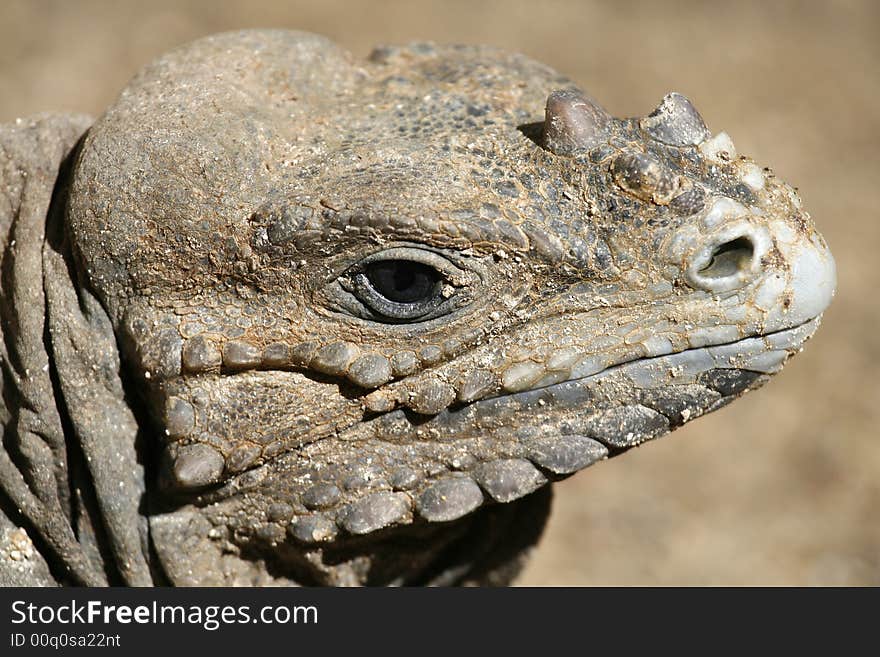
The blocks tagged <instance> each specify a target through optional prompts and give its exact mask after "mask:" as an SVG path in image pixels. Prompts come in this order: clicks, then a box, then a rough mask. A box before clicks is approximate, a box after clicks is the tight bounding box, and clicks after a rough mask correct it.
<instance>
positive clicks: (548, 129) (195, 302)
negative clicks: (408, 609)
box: [66, 32, 835, 584]
mask: <svg viewBox="0 0 880 657" xmlns="http://www.w3.org/2000/svg"><path fill="white" fill-rule="evenodd" d="M66 220H67V228H68V231H69V233H70V235H71V240H72V243H73V249H74V253H75V259H76V262H77V265H78V267H79V268H80V271H81V272H82V275H83V277H84V279H86V280H87V284H88V285H89V287H90V289H92V290H94V292H95V294H96V295H97V297H98V298H99V299H100V301H101V303H102V305H103V307H104V308H105V309H106V311H107V313H108V316H109V319H110V321H111V322H112V324H113V328H114V331H115V333H116V336H117V338H118V340H119V344H120V347H121V353H122V357H123V360H124V363H125V367H126V369H127V372H128V375H129V378H130V385H131V386H132V387H133V388H134V389H136V390H137V391H138V394H139V395H140V396H141V398H142V399H143V400H144V408H145V416H146V417H148V418H149V419H148V420H147V419H145V420H144V422H145V424H148V425H149V426H150V431H151V433H152V434H153V435H154V437H155V442H156V453H157V454H158V455H159V456H158V457H157V467H156V474H155V480H154V481H155V484H154V485H148V491H149V492H148V497H149V500H150V504H149V509H150V512H149V529H150V541H151V545H152V549H153V550H154V551H155V555H156V557H157V559H158V563H159V564H161V568H162V570H163V572H164V573H165V575H166V576H167V578H168V579H169V581H170V582H172V583H175V584H229V583H251V584H256V583H272V584H292V583H300V584H319V583H323V584H423V583H441V584H443V583H505V582H507V581H509V579H510V577H512V575H513V574H514V573H515V571H516V570H517V568H518V565H519V564H521V562H522V559H523V556H524V555H525V554H526V552H527V551H528V549H529V547H530V546H531V545H533V544H534V543H535V542H536V541H537V539H538V537H539V535H540V532H541V528H542V527H543V523H544V521H545V519H546V516H547V513H548V512H549V499H550V497H549V486H548V484H550V483H551V482H553V481H555V480H558V479H560V478H563V477H567V476H569V475H571V474H573V473H575V472H577V471H580V470H582V469H584V468H586V467H588V466H590V465H592V464H593V463H596V462H598V461H600V460H603V459H605V458H608V457H611V456H615V455H617V454H619V453H622V452H624V451H626V450H628V449H630V448H632V447H634V446H636V445H639V444H641V443H643V442H645V441H648V440H651V439H653V438H657V437H659V436H662V435H664V434H666V433H668V432H669V431H670V430H672V429H675V428H677V427H678V426H681V425H682V424H684V423H685V422H688V421H691V420H693V419H695V418H697V417H699V416H701V415H703V414H705V413H708V412H711V411H713V410H716V409H718V408H720V407H721V406H724V405H725V404H727V403H729V402H730V401H732V400H733V399H735V398H736V397H738V396H739V395H741V394H743V393H744V392H746V391H748V390H752V389H755V388H757V387H759V386H761V385H763V384H764V383H765V382H766V381H767V380H768V379H769V377H770V376H772V375H773V374H774V373H776V372H777V371H779V370H780V369H781V367H782V366H783V364H784V363H785V362H786V361H787V360H788V358H789V357H790V356H791V355H792V354H794V353H796V352H798V351H799V350H800V349H801V346H802V344H803V343H804V341H805V340H806V339H807V338H809V337H810V336H811V335H812V333H813V332H814V331H815V329H816V327H817V326H818V322H819V317H820V315H821V313H822V311H823V310H824V309H825V307H826V306H827V304H828V303H829V301H830V298H831V295H832V292H833V289H834V284H835V281H834V262H833V259H832V258H831V255H830V252H829V251H828V248H827V246H826V245H825V242H824V241H823V239H822V237H821V236H820V235H819V234H818V233H817V232H816V231H815V229H814V228H813V226H812V223H811V222H810V220H809V217H808V215H807V214H806V212H804V211H803V210H802V208H801V206H800V200H799V199H798V197H797V194H796V193H795V192H794V190H793V189H792V188H791V187H790V186H788V185H787V184H785V183H784V182H782V181H780V180H779V179H777V178H776V177H775V176H773V174H772V173H771V172H770V171H769V170H767V169H761V168H760V167H758V166H757V165H756V164H755V163H754V162H752V161H751V160H749V159H748V158H743V157H740V156H738V155H737V154H736V151H735V148H734V146H733V144H732V143H731V141H730V139H729V138H728V137H727V135H726V134H724V133H719V134H717V135H715V136H712V133H711V132H710V131H709V130H708V129H707V128H706V126H705V124H704V123H703V121H702V119H701V118H700V117H699V115H698V114H697V113H696V110H695V109H694V108H693V107H692V106H691V105H690V103H689V102H688V101H687V99H684V98H683V97H682V96H679V95H677V94H670V95H669V96H667V97H666V98H665V99H664V101H663V103H662V104H661V105H660V106H659V107H658V108H657V109H656V110H655V111H654V112H653V113H651V114H649V115H648V116H646V117H642V118H637V119H617V118H614V117H611V116H610V115H608V113H607V112H605V110H604V109H602V108H601V107H600V106H598V105H597V104H596V103H595V101H593V100H592V99H590V98H589V97H587V96H586V95H585V94H583V93H582V92H580V91H578V90H576V89H575V88H574V86H573V85H572V84H571V83H570V82H569V81H568V80H566V79H564V78H562V77H561V76H559V75H558V74H557V73H555V72H554V71H552V70H550V69H549V68H547V67H545V66H543V65H541V64H538V63H537V62H533V61H531V60H529V59H527V58H524V57H521V56H518V55H510V54H506V53H502V52H499V51H495V50H492V49H487V48H464V47H450V48H439V47H434V46H428V45H415V46H411V47H407V48H385V49H381V50H378V51H376V52H375V53H374V54H373V55H372V56H371V58H370V60H369V61H367V62H353V61H352V60H351V58H350V56H349V55H348V54H347V53H344V52H342V51H340V50H339V49H338V48H336V47H335V46H334V45H333V44H331V43H329V42H327V41H326V40H324V39H321V38H319V37H314V36H311V35H304V34H300V33H289V32H244V33H235V34H227V35H219V36H216V37H211V38H208V39H205V40H202V41H199V42H197V43H195V44H193V45H191V46H188V47H186V48H183V49H181V50H178V51H175V52H174V53H171V54H169V55H167V56H166V57H164V58H162V59H161V60H159V61H158V62H156V63H155V64H153V65H152V66H151V67H150V68H148V69H147V70H145V71H144V72H143V73H141V74H140V75H139V76H138V77H137V78H136V79H135V80H134V81H133V82H132V83H131V85H130V86H129V87H128V88H127V89H126V91H125V92H124V93H123V94H122V96H120V98H119V100H118V101H117V103H116V104H115V105H114V106H113V107H111V109H110V110H108V112H107V113H106V114H105V115H104V116H103V117H102V118H101V119H100V120H99V121H98V122H97V123H96V125H95V126H94V127H93V129H92V130H91V131H90V132H89V134H88V136H87V137H86V139H85V141H84V143H83V146H82V150H81V152H80V153H79V155H78V158H77V161H76V164H75V172H74V175H73V179H72V187H71V194H70V199H69V204H68V208H67V216H66ZM400 263H405V264H404V265H401V264H400ZM401 267H403V268H402V269H401ZM395 268H398V269H395ZM383 271H384V272H389V271H390V272H392V274H390V276H392V279H388V280H393V285H396V286H398V287H399V288H400V289H402V290H403V292H401V298H404V299H405V301H393V300H391V296H393V295H394V294H396V293H397V292H395V290H394V289H392V290H391V291H390V292H388V289H390V287H393V286H391V284H390V283H388V280H385V281H384V282H383V280H382V279H381V278H377V277H379V276H381V275H382V274H381V272H383ZM401 271H402V272H404V273H403V274H401V273H400V272H401ZM377 272H379V273H377ZM394 272H397V273H394ZM413 272H415V273H413ZM404 274H405V275H404ZM418 276H422V277H423V279H424V280H427V281H428V283H426V284H425V285H424V286H422V287H423V288H424V289H422V288H419V287H418V285H416V284H415V283H413V280H418ZM383 285H384V286H385V287H383ZM389 286H390V287H389ZM407 286H409V287H407ZM383 290H385V292H387V294H385V292H383ZM413 290H415V291H413ZM398 291H399V290H398ZM389 295H390V296H389ZM407 295H410V296H407ZM410 297H412V298H410ZM413 299H414V300H413ZM679 448H682V446H679Z"/></svg>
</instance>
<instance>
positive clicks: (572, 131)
mask: <svg viewBox="0 0 880 657" xmlns="http://www.w3.org/2000/svg"><path fill="white" fill-rule="evenodd" d="M610 121H611V115H610V114H608V112H606V111H605V109H603V108H602V107H601V106H600V105H599V104H598V103H597V102H596V101H595V100H593V99H592V98H590V97H589V96H587V95H586V94H585V93H584V92H582V91H580V90H579V89H559V90H557V91H554V92H553V93H551V94H550V96H549V97H548V98H547V108H546V112H545V118H544V132H543V134H542V137H541V144H542V145H543V147H544V148H546V149H547V150H548V151H550V152H551V153H556V154H557V155H573V154H574V153H577V152H579V151H588V150H590V149H591V148H593V147H595V146H598V145H599V144H601V143H602V142H604V141H605V140H606V139H607V137H608V132H609V123H610Z"/></svg>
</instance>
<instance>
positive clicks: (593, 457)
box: [151, 318, 819, 561]
mask: <svg viewBox="0 0 880 657" xmlns="http://www.w3.org/2000/svg"><path fill="white" fill-rule="evenodd" d="M818 324H819V318H815V319H813V320H810V321H807V322H806V323H804V324H801V325H800V326H797V327H794V328H789V329H785V330H781V331H778V332H775V333H771V334H769V335H765V336H757V337H750V338H747V339H743V340H739V341H736V342H732V343H727V344H720V345H714V346H706V347H700V348H693V349H687V350H684V351H679V352H676V353H670V354H664V355H659V356H654V357H650V358H641V359H637V360H632V361H629V362H624V363H619V364H617V365H615V366H613V367H610V368H607V369H605V370H603V371H602V372H599V373H596V374H592V375H589V376H585V377H581V378H577V379H571V380H567V381H562V382H559V383H555V384H552V385H546V386H543V387H538V388H533V389H530V390H524V391H521V392H516V393H512V394H506V395H498V396H495V397H492V398H488V399H482V400H479V401H476V402H473V403H471V404H468V405H464V406H459V407H454V408H450V409H447V410H444V411H442V412H440V413H438V414H436V415H434V416H431V417H425V416H419V415H417V414H415V413H412V412H410V411H408V410H404V409H398V410H395V411H391V412H388V413H384V414H381V415H378V416H376V417H372V418H371V419H365V420H364V421H361V422H357V423H355V424H353V425H352V426H351V427H350V428H349V429H347V430H344V431H341V432H339V433H337V434H334V435H331V436H328V437H325V438H322V439H321V440H317V441H315V442H310V443H307V444H304V445H302V446H301V447H300V448H298V449H297V450H294V451H292V452H289V453H287V454H284V455H281V456H279V457H277V458H275V459H274V460H272V461H271V462H269V463H266V464H264V465H262V466H259V467H257V468H254V469H251V470H248V471H246V472H244V473H243V474H240V475H238V476H236V477H234V478H233V479H231V480H230V481H229V482H227V483H226V484H224V485H223V486H222V487H219V488H215V489H212V490H209V491H206V492H203V493H202V494H200V495H198V496H196V497H195V498H194V499H191V500H190V503H189V504H186V505H184V506H182V507H178V508H177V509H175V510H174V511H171V512H169V513H167V514H160V515H157V516H154V518H153V519H152V520H151V523H153V524H155V526H156V529H157V531H158V532H159V534H161V533H162V531H161V527H162V525H163V523H165V525H166V526H167V523H169V522H172V520H171V518H175V517H178V518H179V517H181V516H180V514H183V515H184V516H187V514H189V516H192V515H193V514H195V515H198V517H199V520H198V522H199V523H201V524H202V525H204V527H203V529H204V532H205V533H209V534H210V535H211V536H212V537H213V538H212V541H213V544H216V545H218V546H221V548H222V549H221V551H223V550H225V551H227V552H228V551H232V552H240V553H242V554H245V555H246V554H274V555H276V556H279V558H281V556H280V555H284V554H290V555H299V554H300V552H301V551H302V550H303V549H306V550H319V551H321V550H323V551H327V550H331V551H333V550H338V549H340V546H345V545H350V544H355V545H357V544H362V543H363V541H366V540H370V541H372V540H373V539H375V540H377V541H382V540H386V539H387V538H388V537H393V536H395V535H396V534H395V532H396V531H398V530H399V531H401V532H404V535H409V534H410V533H411V531H412V530H411V527H420V526H440V527H445V526H448V527H453V526H454V525H453V523H454V522H457V521H459V520H460V519H462V518H466V517H471V516H473V515H475V514H476V513H477V512H478V510H479V509H481V508H482V507H490V508H491V507H495V506H497V505H499V504H502V505H504V504H507V503H510V502H514V501H516V500H518V499H520V498H524V497H526V496H529V494H530V493H533V492H534V491H536V490H538V489H539V488H541V487H543V486H544V485H545V484H546V483H548V482H550V481H554V480H558V479H561V478H564V477H567V476H569V475H571V474H572V473H574V472H576V471H578V470H581V469H584V468H586V467H588V466H589V465H592V464H593V463H596V462H597V461H600V460H603V459H605V458H608V457H612V456H615V455H617V454H620V453H622V452H623V451H626V450H627V449H629V448H631V447H634V446H636V445H639V444H641V443H643V442H645V441H648V440H652V439H654V438H657V437H659V436H662V435H664V434H666V433H668V432H669V431H671V430H673V429H675V428H677V427H679V426H681V425H682V424H684V423H686V422H688V421H690V420H692V419H694V418H696V417H699V416H701V415H703V414H705V413H708V412H711V411H713V410H716V409H718V408H720V407H722V406H724V405H726V404H727V403H729V402H730V401H732V400H733V399H735V398H736V397H738V396H740V395H741V394H743V393H744V392H746V391H748V390H752V389H755V388H757V387H759V386H761V385H763V384H764V383H765V382H766V381H767V380H768V379H769V377H770V376H771V375H772V374H774V373H776V372H777V371H779V369H781V368H782V366H783V364H784V363H785V361H786V360H787V359H788V358H789V357H790V356H791V355H793V354H794V353H797V352H798V351H799V350H800V348H801V345H802V344H803V342H804V341H805V340H807V339H808V338H809V337H810V336H811V335H812V334H813V332H814V331H815V330H816V328H817V327H818ZM359 542H360V543H359ZM297 559H299V557H297ZM281 560H282V561H285V559H283V558H281Z"/></svg>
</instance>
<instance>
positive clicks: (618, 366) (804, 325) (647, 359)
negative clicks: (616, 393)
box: [478, 314, 822, 402]
mask: <svg viewBox="0 0 880 657" xmlns="http://www.w3.org/2000/svg"><path fill="white" fill-rule="evenodd" d="M821 318H822V315H821V314H820V315H817V316H815V317H812V318H810V319H808V320H806V321H804V322H801V323H800V324H796V325H794V326H789V327H787V328H784V329H779V330H777V331H771V332H769V333H760V334H755V335H750V336H747V337H744V338H740V339H738V340H732V341H729V342H719V343H717V344H712V345H705V346H702V347H690V348H688V349H682V350H680V351H671V352H669V353H668V354H658V355H655V356H643V357H640V358H632V359H629V360H625V361H621V362H619V363H615V364H614V365H609V366H608V367H606V368H605V369H603V370H600V371H599V372H594V373H592V374H587V375H585V376H580V377H574V378H570V379H564V380H562V381H557V382H555V383H549V384H547V385H543V386H536V387H533V388H528V389H526V390H520V391H516V392H509V393H501V394H496V395H491V396H488V397H484V398H483V399H481V400H478V402H479V401H483V400H490V399H501V398H504V397H514V396H517V395H524V394H530V393H535V392H539V391H542V390H551V389H553V388H555V387H557V386H562V385H566V384H573V383H578V382H583V381H588V380H590V379H598V378H602V377H605V376H608V375H610V374H612V373H614V372H616V371H619V370H623V369H626V368H627V367H633V366H635V365H637V364H641V363H644V364H648V363H653V362H658V361H661V360H662V359H670V358H676V357H677V358H685V357H686V355H687V354H696V353H698V352H706V353H711V352H710V350H714V351H723V350H725V348H729V347H733V346H737V345H740V346H743V345H745V343H749V342H753V343H754V347H755V348H753V349H752V350H748V349H745V350H743V351H744V352H745V354H746V355H760V354H762V353H773V352H782V351H788V352H790V351H792V350H794V349H797V348H799V347H800V346H801V345H802V344H803V343H804V342H805V341H806V340H807V339H809V338H810V337H811V336H812V335H813V333H814V332H815V330H816V328H818V325H819V321H820V320H821ZM805 329H808V330H806V333H805V335H803V336H797V337H796V338H795V339H794V340H792V341H791V342H790V343H789V344H785V343H780V344H772V342H773V340H774V338H776V339H777V342H778V339H779V338H780V337H782V336H785V335H786V334H791V335H796V334H797V333H798V332H799V331H804V330H805ZM767 340H770V341H771V344H767V343H766V341H767ZM762 342H763V343H764V345H763V347H764V348H763V349H761V348H760V347H761V343H762ZM748 346H752V345H748ZM725 355H727V356H728V357H730V358H733V357H735V356H737V355H738V354H733V353H732V354H725ZM780 367H781V363H779V365H778V366H775V367H772V368H771V369H772V372H775V371H777V370H778V369H779V368H780ZM722 369H750V368H748V367H739V368H737V367H735V366H732V365H727V367H725V368H722ZM755 371H759V372H763V373H767V374H770V373H772V372H771V371H764V370H763V369H756V370H755Z"/></svg>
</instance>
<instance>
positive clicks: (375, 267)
mask: <svg viewBox="0 0 880 657" xmlns="http://www.w3.org/2000/svg"><path fill="white" fill-rule="evenodd" d="M443 280H444V278H443V275H442V274H441V273H440V272H439V271H438V270H437V269H435V268H434V267H432V266H431V265H428V264H425V263H422V262H416V261H414V260H377V261H374V262H370V263H368V264H366V265H365V266H364V268H363V270H362V271H360V272H358V273H357V274H355V276H354V290H353V291H354V293H355V295H356V296H357V297H358V299H359V300H360V301H361V303H363V304H364V305H365V306H367V308H369V309H370V310H371V311H372V312H373V313H375V314H376V315H379V316H381V317H384V318H388V319H391V320H397V321H411V320H415V319H419V318H420V317H424V316H425V315H427V314H428V313H430V312H431V311H432V310H434V309H435V308H436V307H437V306H438V305H440V304H441V303H442V302H443V301H444V297H443Z"/></svg>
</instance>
